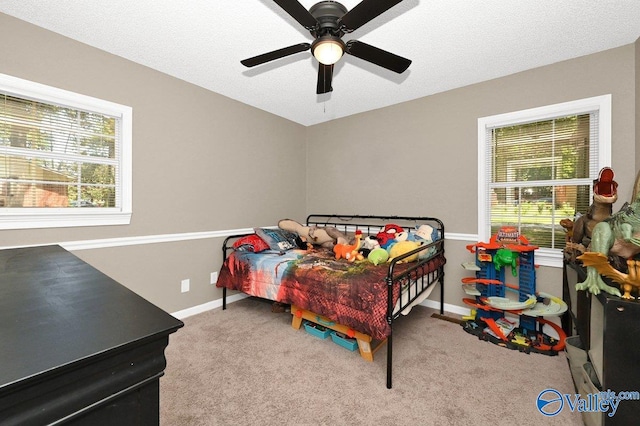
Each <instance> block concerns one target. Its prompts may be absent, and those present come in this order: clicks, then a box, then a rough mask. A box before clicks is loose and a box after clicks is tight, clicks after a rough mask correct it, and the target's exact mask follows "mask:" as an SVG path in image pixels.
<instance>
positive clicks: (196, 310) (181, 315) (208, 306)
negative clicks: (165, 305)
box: [171, 293, 249, 320]
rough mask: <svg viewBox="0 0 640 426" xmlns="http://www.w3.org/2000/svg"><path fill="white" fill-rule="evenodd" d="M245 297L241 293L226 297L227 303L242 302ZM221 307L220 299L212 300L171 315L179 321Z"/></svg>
mask: <svg viewBox="0 0 640 426" xmlns="http://www.w3.org/2000/svg"><path fill="white" fill-rule="evenodd" d="M247 297H249V296H248V295H246V294H242V293H238V294H234V295H232V296H227V303H233V302H237V301H238V300H242V299H245V298H247ZM221 307H222V299H216V300H212V301H211V302H207V303H203V304H202V305H198V306H192V307H191V308H187V309H183V310H181V311H177V312H173V313H172V314H171V315H173V316H174V317H176V318H178V319H180V320H181V319H185V318H187V317H190V316H193V315H197V314H201V313H203V312H207V311H210V310H212V309H216V308H221Z"/></svg>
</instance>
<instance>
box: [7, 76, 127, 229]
mask: <svg viewBox="0 0 640 426" xmlns="http://www.w3.org/2000/svg"><path fill="white" fill-rule="evenodd" d="M0 90H2V91H3V92H4V93H9V94H12V95H15V96H17V97H20V98H26V99H33V100H36V101H40V102H45V103H50V104H56V105H60V106H66V107H70V108H75V109H79V110H83V111H91V112H94V113H98V114H104V115H108V116H112V117H116V119H117V120H119V121H120V126H121V127H120V129H121V140H120V150H119V151H118V152H119V155H120V158H119V159H118V160H119V167H118V170H119V176H118V178H117V179H116V182H118V187H117V188H116V191H119V197H120V206H118V207H113V208H111V207H101V208H95V209H88V208H81V207H65V208H42V209H35V208H25V209H23V208H0V229H29V228H58V227H71V226H104V225H128V224H129V223H131V214H132V134H133V110H132V108H131V107H129V106H126V105H120V104H117V103H114V102H109V101H105V100H102V99H98V98H94V97H91V96H86V95H81V94H78V93H74V92H70V91H67V90H63V89H59V88H56V87H51V86H46V85H44V84H40V83H36V82H33V81H29V80H24V79H21V78H17V77H13V76H9V75H5V74H0Z"/></svg>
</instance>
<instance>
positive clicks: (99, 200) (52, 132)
mask: <svg viewBox="0 0 640 426" xmlns="http://www.w3.org/2000/svg"><path fill="white" fill-rule="evenodd" d="M117 132H118V120H117V119H116V118H115V117H110V116H106V115H102V114H97V113H92V112H86V111H82V110H78V109H73V108H68V107H64V106H59V105H54V104H48V103H43V102H38V101H34V100H30V99H22V98H19V97H15V96H11V95H7V94H1V93H0V186H1V187H2V190H1V192H2V195H0V207H10V208H11V207H15V208H25V207H33V208H51V207H54V208H60V207H118V206H117V196H116V195H117V194H116V176H117V167H118V158H117V155H118V153H117V152H116V151H117V144H116V140H117Z"/></svg>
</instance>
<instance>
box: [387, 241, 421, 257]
mask: <svg viewBox="0 0 640 426" xmlns="http://www.w3.org/2000/svg"><path fill="white" fill-rule="evenodd" d="M421 245H422V242H419V241H407V240H405V241H398V242H397V243H395V244H394V245H392V246H391V248H390V249H389V262H391V261H392V260H393V259H394V258H396V257H400V256H402V255H403V254H405V253H409V252H410V251H412V250H415V249H417V248H418V247H420V246H421ZM416 260H418V254H417V253H416V254H414V255H412V256H409V257H407V258H406V259H402V260H401V261H400V262H398V263H401V262H414V261H416Z"/></svg>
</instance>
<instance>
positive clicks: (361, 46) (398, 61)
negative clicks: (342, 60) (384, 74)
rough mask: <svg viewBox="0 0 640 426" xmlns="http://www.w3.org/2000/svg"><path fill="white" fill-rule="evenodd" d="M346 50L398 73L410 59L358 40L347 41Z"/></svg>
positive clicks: (406, 65)
mask: <svg viewBox="0 0 640 426" xmlns="http://www.w3.org/2000/svg"><path fill="white" fill-rule="evenodd" d="M346 52H347V53H349V54H350V55H353V56H355V57H357V58H360V59H364V60H365V61H368V62H371V63H373V64H376V65H379V66H381V67H382V68H386V69H388V70H391V71H395V72H397V73H398V74H402V73H403V72H405V71H406V69H407V68H409V65H411V60H410V59H407V58H403V57H402V56H398V55H394V54H393V53H390V52H387V51H386V50H382V49H378V48H377V47H374V46H371V45H370V44H367V43H363V42H361V41H358V40H350V41H348V42H347V48H346Z"/></svg>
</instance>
